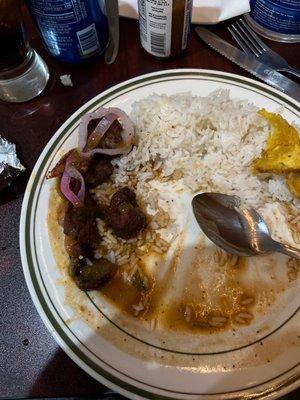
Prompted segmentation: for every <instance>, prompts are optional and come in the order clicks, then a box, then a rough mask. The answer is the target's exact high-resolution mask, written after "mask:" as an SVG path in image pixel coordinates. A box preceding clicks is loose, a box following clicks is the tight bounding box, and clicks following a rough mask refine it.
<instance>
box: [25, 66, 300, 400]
mask: <svg viewBox="0 0 300 400" xmlns="http://www.w3.org/2000/svg"><path fill="white" fill-rule="evenodd" d="M220 88H225V89H229V90H230V94H231V96H232V97H234V98H238V99H246V100H248V101H250V102H253V103H255V104H256V105H257V106H259V107H261V108H262V107H266V108H267V109H268V110H269V111H274V110H276V109H278V107H281V106H284V111H283V114H284V117H285V118H286V119H287V120H289V121H295V122H297V123H298V124H299V125H300V108H299V103H297V102H296V101H294V100H293V99H291V98H289V97H288V96H286V95H284V94H282V93H280V92H277V91H276V90H274V89H272V88H270V87H268V86H266V85H263V84H261V83H259V82H256V81H254V80H251V79H247V78H243V77H241V76H237V75H232V74H226V73H223V72H218V71H207V70H170V71H164V72H158V73H153V74H148V75H144V76H140V77H138V78H134V79H131V80H129V81H126V82H124V83H121V84H119V85H117V86H115V87H113V88H111V89H109V90H107V91H106V92H103V93H101V94H99V95H98V96H96V97H95V98H94V99H92V100H90V101H89V102H88V103H87V104H85V105H84V106H83V107H81V108H80V109H79V110H78V111H77V112H76V113H74V114H73V115H72V116H71V117H70V118H69V119H68V120H67V121H66V122H65V123H64V124H63V126H62V127H61V128H60V129H59V130H58V132H56V134H55V135H54V136H53V138H52V139H51V140H50V142H49V143H48V145H47V146H46V148H45V149H44V151H43V153H42V154H41V156H40V158H39V160H38V162H37V163H36V166H35V168H34V170H33V172H32V175H31V178H30V181H29V183H28V186H27V189H26V193H25V198H24V202H23V207H22V214H21V227H20V248H21V255H22V263H23V268H24V274H25V277H26V281H27V285H28V288H29V290H30V293H31V296H32V298H33V301H34V303H35V306H36V308H37V310H38V311H39V313H40V315H41V317H42V319H43V321H44V322H45V324H46V326H47V327H48V329H49V330H50V332H51V333H52V335H53V336H54V338H55V339H56V340H57V341H58V343H59V345H60V346H61V347H62V349H63V350H64V351H65V352H66V353H67V354H68V355H69V356H70V357H71V358H72V359H73V360H74V361H75V362H76V363H77V364H78V365H79V366H80V367H82V368H83V369H84V370H85V371H86V372H87V373H89V374H90V375H92V376H93V377H94V378H95V379H97V380H98V381H100V382H102V383H103V384H105V385H107V386H109V387H111V388H112V389H115V390H116V391H118V392H120V393H122V394H124V395H125V396H128V397H130V398H132V399H138V398H148V399H154V398H161V399H218V400H220V399H245V398H249V399H250V398H251V399H256V398H264V399H265V398H268V399H271V398H272V399H273V398H276V397H278V396H280V395H283V394H284V393H287V392H289V391H291V390H293V389H295V388H296V387H298V386H300V364H299V360H300V347H299V344H300V340H299V321H300V313H299V312H298V311H299V280H298V286H297V283H296V284H294V287H293V288H292V289H291V290H290V292H289V296H288V298H287V299H286V301H287V303H286V304H284V306H283V307H279V308H278V312H277V313H275V314H274V313H270V315H266V316H265V317H264V321H263V323H264V327H262V329H258V328H257V327H256V328H255V329H256V330H254V329H253V327H252V328H249V329H248V328H241V329H240V330H239V329H237V331H238V333H237V335H236V337H235V334H234V333H233V336H230V337H229V336H228V335H229V333H227V334H225V335H224V338H222V335H219V336H218V337H217V341H216V340H211V341H210V340H208V339H207V340H206V339H205V340H203V344H202V345H201V343H198V344H197V346H196V347H195V348H197V349H198V350H197V351H195V350H194V351H193V350H191V349H193V348H194V347H193V346H191V347H189V346H188V340H187V343H186V344H183V345H180V343H178V346H173V345H172V346H171V345H170V343H168V341H167V342H166V341H164V342H160V341H159V338H157V337H156V336H155V335H154V334H153V333H151V332H149V333H148V334H146V333H143V332H142V331H140V330H139V329H138V328H137V329H133V328H132V329H129V328H128V329H127V325H126V321H125V322H124V320H123V321H122V319H120V320H119V319H118V318H117V317H116V315H115V314H116V313H114V311H113V310H112V309H111V307H110V306H109V305H107V304H104V303H101V301H98V300H95V299H94V300H95V301H94V302H92V300H93V296H92V295H89V297H86V298H85V301H86V303H87V308H88V311H89V315H90V316H91V315H92V319H93V321H94V322H95V321H96V324H94V327H93V326H92V325H93V324H92V325H91V324H90V323H89V322H87V321H86V320H85V318H83V317H80V316H78V317H76V314H74V310H73V309H72V306H70V305H69V304H68V302H66V301H65V300H66V299H65V289H64V286H63V285H61V284H60V282H61V279H62V278H63V277H62V275H61V272H60V270H59V269H58V268H57V266H56V262H55V259H54V256H53V253H52V250H51V246H50V243H49V236H48V231H47V223H46V218H47V209H48V201H49V195H50V189H51V187H52V185H53V183H52V182H48V181H46V180H45V175H46V172H47V170H48V169H49V167H50V166H52V165H54V164H55V162H56V161H57V159H58V158H59V155H61V154H62V153H64V152H65V151H66V150H67V149H69V148H70V147H73V146H75V145H76V142H77V128H78V124H79V120H80V117H81V116H82V115H83V114H84V113H86V112H88V111H91V110H93V109H95V108H97V107H99V106H105V107H120V108H122V109H123V110H125V111H126V112H128V113H129V112H130V111H131V105H132V103H133V102H134V101H137V100H139V99H143V98H145V97H147V96H148V95H150V94H153V93H158V94H163V93H165V94H175V93H180V92H187V91H190V92H192V93H193V94H197V95H202V96H205V95H208V94H209V93H211V92H212V91H213V90H215V89H220ZM82 295H84V296H85V294H82ZM97 319H98V320H99V321H97ZM261 323H262V322H261ZM97 325H99V329H98V330H97V329H96V326H97ZM230 334H232V332H231V333H230ZM223 339H224V340H223ZM191 340H195V339H191ZM196 340H197V339H196ZM201 340H202V339H201Z"/></svg>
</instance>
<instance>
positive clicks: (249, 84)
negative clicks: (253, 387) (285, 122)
mask: <svg viewBox="0 0 300 400" xmlns="http://www.w3.org/2000/svg"><path fill="white" fill-rule="evenodd" d="M192 75H194V76H198V78H200V76H202V77H205V76H206V77H208V76H211V77H215V78H217V77H220V78H222V79H224V78H225V80H227V81H228V82H227V83H229V84H232V81H236V82H239V83H240V84H241V85H239V86H242V85H244V86H246V88H247V89H248V90H251V91H254V92H255V91H256V92H257V90H254V89H253V88H258V89H259V92H260V94H263V95H264V96H265V97H268V98H270V96H269V95H271V100H273V101H274V100H275V101H277V102H278V99H280V100H281V103H280V102H279V104H282V103H284V105H286V104H288V105H289V106H291V107H292V109H293V110H290V111H292V112H294V110H295V109H296V110H297V113H298V112H300V103H299V102H297V101H296V100H294V99H293V98H291V97H290V96H288V95H286V94H284V93H281V92H279V91H278V90H276V89H274V88H272V87H270V86H268V85H266V84H263V83H261V82H259V81H256V80H254V79H251V78H246V77H243V76H241V75H236V74H232V73H227V72H223V71H215V70H207V69H186V68H185V69H171V70H164V71H157V72H152V73H149V74H143V75H139V76H137V77H135V78H132V79H129V80H126V81H124V82H121V83H119V84H117V85H114V86H112V87H111V88H109V89H107V90H105V91H103V92H101V93H99V94H98V95H96V96H94V97H93V98H92V99H90V100H89V101H88V102H86V103H84V104H83V105H82V106H81V107H80V108H79V109H77V110H76V111H75V112H74V113H73V114H72V115H71V116H70V117H69V118H67V120H66V121H65V122H64V123H63V124H62V125H61V126H60V128H59V129H58V130H57V131H56V132H55V134H54V135H53V137H52V138H51V139H50V140H49V142H48V143H47V145H46V146H45V148H44V150H43V151H42V153H41V154H40V156H39V158H38V160H37V162H36V164H35V166H34V168H33V170H32V173H31V176H30V179H29V182H28V184H27V188H26V191H25V195H24V199H23V203H22V210H21V217H20V230H19V234H20V252H21V260H22V267H23V273H24V276H25V280H26V284H27V287H28V289H29V292H30V295H31V297H32V300H33V302H34V305H35V307H36V308H37V310H38V313H39V315H40V317H41V318H42V320H43V322H44V323H45V325H46V327H47V328H48V330H49V331H50V333H51V334H52V336H53V337H54V339H55V340H56V341H57V343H58V344H59V346H60V347H61V348H62V349H63V350H64V351H65V352H66V353H67V354H68V356H69V357H70V358H71V359H73V361H75V362H76V363H77V365H79V366H80V367H81V368H82V369H84V370H85V371H86V372H87V373H89V374H90V375H91V376H93V377H94V378H95V379H96V380H98V381H99V382H101V383H103V384H105V385H106V386H108V387H111V388H112V389H114V390H116V391H117V392H119V393H122V394H124V395H125V396H129V397H131V398H132V396H136V395H138V396H140V398H141V396H142V397H143V398H157V396H159V398H162V399H172V398H173V397H170V396H162V395H157V394H156V393H153V392H148V391H145V390H144V389H140V388H139V387H136V386H132V385H131V384H130V383H128V382H126V381H122V380H121V381H120V380H119V378H118V377H116V376H114V375H111V374H110V372H109V371H106V370H103V368H102V367H101V366H99V365H98V368H100V369H101V370H102V372H101V375H100V374H99V373H98V372H96V371H94V370H93V369H92V368H91V367H90V366H89V365H87V364H86V363H85V362H84V361H83V360H82V359H81V358H80V357H79V356H78V355H77V354H76V353H75V350H74V349H73V347H74V345H73V343H72V341H71V340H70V339H69V337H68V336H67V335H66V334H65V333H64V332H63V334H60V333H58V332H57V330H56V329H57V327H56V328H54V326H53V323H52V322H51V321H50V318H49V317H48V316H47V313H46V312H45V310H44V308H43V305H42V304H41V301H40V298H39V296H38V294H37V292H36V288H35V286H34V283H33V281H32V277H31V273H30V267H29V262H28V255H27V249H26V235H25V233H26V223H27V212H28V204H29V199H30V196H31V187H32V184H33V181H34V180H35V177H36V173H37V171H39V169H40V168H41V164H42V162H43V160H44V158H45V156H46V154H47V153H49V151H50V149H51V147H52V146H53V145H54V143H55V142H56V140H58V139H59V137H60V136H61V134H62V133H63V132H64V131H65V130H67V128H68V126H69V125H70V126H71V125H72V124H74V120H75V119H77V118H78V117H79V116H80V115H81V114H82V113H83V112H87V110H88V109H89V108H90V107H92V105H94V104H95V103H96V102H97V101H98V102H101V100H104V99H105V98H107V97H110V98H111V97H112V95H113V94H114V93H118V92H119V91H120V90H121V89H125V88H126V87H130V86H134V84H135V83H138V82H147V81H149V82H150V84H151V83H155V79H156V78H159V77H161V78H162V80H161V81H166V80H164V79H163V78H166V77H168V76H170V77H175V76H181V77H182V78H183V79H184V78H187V79H188V78H189V77H191V76H192ZM171 80H173V79H171ZM143 86H145V85H141V86H139V87H143ZM262 90H264V93H261V91H262ZM266 93H268V94H269V95H266ZM117 97H118V96H117ZM110 100H112V99H110ZM289 109H290V108H289ZM37 186H38V185H37ZM35 190H36V189H34V192H35ZM33 200H34V195H33ZM39 289H40V288H39ZM41 295H42V297H43V300H44V302H45V303H46V305H48V304H47V303H48V300H47V299H45V298H44V296H43V294H42V293H41ZM50 314H51V316H52V318H54V320H55V322H56V324H57V326H58V327H59V329H61V330H62V328H61V327H60V326H59V325H60V323H59V322H58V321H57V320H56V317H55V316H54V315H53V314H52V312H51V310H50ZM62 336H67V339H69V340H70V343H71V345H68V344H67V343H66V342H65V340H64V339H63V337H62ZM75 347H76V346H75ZM77 350H78V351H79V352H80V353H82V352H81V350H80V349H79V348H77ZM83 356H84V357H83V358H85V354H83ZM107 374H108V375H107ZM107 376H109V378H107ZM110 378H114V379H113V381H112V380H111V379H110ZM299 378H300V376H299V377H298V376H297V377H296V380H295V381H292V382H286V383H285V384H284V386H283V387H281V388H278V387H276V388H274V387H273V394H272V393H268V395H267V396H268V398H269V399H270V398H274V397H275V396H277V395H282V394H284V393H287V392H289V391H290V390H292V389H294V388H296V387H298V386H299V384H300V382H299ZM116 379H117V383H115V382H116ZM276 379H278V378H273V379H272V380H276ZM118 381H119V382H118ZM122 384H123V385H122ZM144 385H145V386H147V384H144ZM261 385H264V384H263V383H262V384H260V385H258V388H259V387H260V386H261ZM128 388H130V389H129V390H130V391H128ZM132 389H133V390H132ZM160 390H162V391H166V392H168V390H165V389H160ZM169 393H170V391H169ZM231 393H232V392H231ZM239 393H241V391H239ZM227 394H229V392H227ZM227 394H226V393H223V394H222V393H220V394H218V395H219V396H226V395H227ZM237 394H238V393H237ZM144 395H147V396H145V397H144ZM253 395H255V393H252V396H253ZM256 395H257V396H258V397H257V398H262V397H261V395H260V394H259V392H257V393H256ZM190 396H195V395H194V394H190ZM212 396H214V395H209V394H206V395H199V397H198V398H203V399H204V398H206V397H207V398H212ZM226 398H227V397H226ZM237 398H241V397H237Z"/></svg>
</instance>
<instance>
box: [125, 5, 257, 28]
mask: <svg viewBox="0 0 300 400" xmlns="http://www.w3.org/2000/svg"><path fill="white" fill-rule="evenodd" d="M249 11H250V5H249V0H194V3H193V15H192V22H193V23H196V24H216V23H218V22H221V21H224V20H226V19H229V18H232V17H236V16H237V15H241V14H244V13H246V12H249ZM119 13H120V15H121V16H123V17H129V18H138V6H137V0H119Z"/></svg>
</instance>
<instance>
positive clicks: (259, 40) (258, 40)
mask: <svg viewBox="0 0 300 400" xmlns="http://www.w3.org/2000/svg"><path fill="white" fill-rule="evenodd" d="M239 21H240V22H241V23H242V24H243V26H244V27H245V28H246V29H247V31H248V32H249V34H250V35H251V36H252V37H253V39H254V40H256V42H257V43H258V44H259V45H260V47H261V48H262V49H263V50H264V51H268V50H270V48H269V47H268V46H267V45H266V44H265V43H264V42H263V41H262V40H261V39H260V38H259V37H258V35H257V34H256V33H255V32H254V31H253V29H251V28H250V26H249V25H248V24H247V21H246V20H244V19H242V18H240V19H239Z"/></svg>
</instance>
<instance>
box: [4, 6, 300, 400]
mask: <svg viewBox="0 0 300 400" xmlns="http://www.w3.org/2000/svg"><path fill="white" fill-rule="evenodd" d="M25 23H26V28H27V31H28V37H29V40H30V43H31V44H32V46H33V47H34V48H35V49H36V50H38V52H39V53H40V54H41V55H42V57H43V58H44V59H45V61H46V62H47V64H48V66H49V69H50V72H51V79H50V82H49V84H48V87H47V89H46V90H45V92H44V93H43V94H42V95H41V96H39V97H38V98H36V99H34V100H32V101H30V102H27V103H23V104H10V103H4V102H0V134H1V135H3V136H4V137H6V138H8V139H9V140H11V141H12V142H14V143H16V144H17V148H18V154H19V156H20V157H21V160H22V162H23V163H24V165H25V166H26V168H27V174H26V175H24V176H23V177H22V178H20V179H18V180H17V181H16V182H15V184H14V185H13V186H12V187H11V188H10V189H6V190H4V191H2V192H1V193H0V221H1V222H0V224H1V225H0V226H1V228H0V396H1V397H2V398H7V397H9V398H36V397H81V396H82V397H89V398H91V397H97V398H100V397H101V396H102V395H103V394H104V393H106V392H107V393H109V391H108V389H106V388H105V387H104V386H103V385H101V384H99V383H98V382H96V381H95V380H93V379H92V378H91V377H90V376H88V375H87V374H86V373H85V372H83V371H82V370H81V369H80V368H79V367H78V366H77V365H76V364H75V363H74V362H73V361H72V360H71V359H70V358H69V357H68V356H67V355H66V354H65V353H64V352H63V351H62V350H61V349H60V348H59V347H58V345H57V344H56V342H55V341H54V339H53V338H52V337H51V335H50V333H49V332H48V331H47V329H46V328H45V326H44V324H43V323H42V320H41V319H40V317H39V315H38V313H37V311H36V309H35V307H34V305H33V303H32V301H31V298H30V296H29V292H28V290H27V287H26V284H25V280H24V277H23V273H22V266H21V260H20V255H19V238H18V230H19V216H20V210H21V204H22V197H23V192H24V190H25V186H26V181H27V179H28V175H29V174H30V171H31V169H32V168H33V166H34V164H35V162H36V160H37V158H38V156H39V155H40V153H41V151H42V150H43V148H44V147H45V145H46V143H47V142H48V140H49V139H50V138H51V137H52V135H53V134H54V133H55V131H56V130H57V129H58V128H59V127H60V125H61V124H62V123H63V122H64V121H65V120H66V119H67V118H68V117H69V116H70V115H71V114H72V113H73V112H74V111H76V110H77V109H78V108H79V107H80V106H82V105H83V104H84V103H85V102H86V101H87V100H89V99H91V98H92V97H93V96H95V95H96V94H98V93H100V92H102V91H103V90H105V89H107V88H109V87H111V86H113V85H115V84H117V83H119V82H122V81H124V80H126V79H129V78H132V77H135V76H137V75H141V74H145V73H148V72H152V71H158V70H162V69H168V68H187V67H188V68H207V69H216V70H221V71H227V72H233V73H237V74H240V75H244V76H250V75H249V74H247V73H245V72H244V71H243V70H242V69H240V68H238V67H236V66H235V65H234V64H232V63H231V62H230V61H227V60H226V59H225V58H223V57H222V56H220V55H218V54H217V53H215V52H214V51H212V50H210V49H209V48H208V47H206V46H205V45H204V44H203V43H201V42H200V41H199V40H198V39H197V37H196V35H195V34H194V33H193V34H192V35H191V40H190V43H189V47H188V50H187V52H186V53H185V54H184V55H183V56H182V57H180V58H178V59H176V60H173V61H164V62H163V61H157V60H155V59H154V58H152V57H151V56H149V55H148V54H146V53H145V52H144V50H143V49H142V48H141V46H140V42H139V33H138V24H137V22H136V21H131V20H125V19H121V28H120V29H121V42H120V52H119V54H118V57H117V60H116V62H115V63H114V64H112V65H106V64H105V63H104V61H103V59H99V60H97V61H96V62H93V63H92V64H90V65H86V66H73V65H65V64H61V63H59V62H57V61H56V60H55V59H53V58H51V57H50V56H49V55H48V54H47V53H46V52H45V50H44V49H43V46H42V44H41V40H40V38H39V36H38V33H37V31H36V30H35V28H34V27H33V24H32V21H31V20H30V17H29V16H28V14H27V13H26V12H25ZM216 30H217V31H218V32H219V33H220V35H222V36H223V37H224V38H227V39H229V37H228V34H227V32H226V29H225V25H224V24H223V26H222V25H221V26H219V27H217V28H216ZM268 44H269V43H268ZM270 47H272V48H273V49H275V50H276V51H278V52H279V53H280V54H282V55H283V56H284V57H285V58H286V59H287V60H288V61H289V62H290V64H291V65H292V66H294V67H297V68H300V58H299V52H300V44H279V43H274V42H270ZM62 74H71V75H72V80H73V83H74V87H73V88H68V87H64V86H63V85H62V84H61V83H60V80H59V76H60V75H62ZM284 398H285V399H289V400H299V398H300V390H298V391H296V392H294V393H291V394H290V395H288V396H285V397H284Z"/></svg>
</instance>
